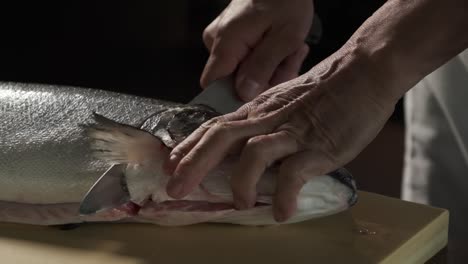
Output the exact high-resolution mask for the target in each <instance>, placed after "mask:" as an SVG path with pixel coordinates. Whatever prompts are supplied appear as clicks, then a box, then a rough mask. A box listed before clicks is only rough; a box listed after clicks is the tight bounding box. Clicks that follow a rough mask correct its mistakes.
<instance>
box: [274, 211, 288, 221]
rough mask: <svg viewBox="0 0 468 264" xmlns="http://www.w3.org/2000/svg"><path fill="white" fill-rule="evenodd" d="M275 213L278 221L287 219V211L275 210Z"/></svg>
mask: <svg viewBox="0 0 468 264" xmlns="http://www.w3.org/2000/svg"><path fill="white" fill-rule="evenodd" d="M273 214H274V217H275V220H276V222H278V223H281V222H284V221H286V219H287V217H286V214H285V212H283V211H281V210H275V211H274V213H273Z"/></svg>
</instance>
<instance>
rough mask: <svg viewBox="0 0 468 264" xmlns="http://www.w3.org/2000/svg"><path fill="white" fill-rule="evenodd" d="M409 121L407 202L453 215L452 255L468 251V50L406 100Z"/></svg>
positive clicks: (407, 124) (406, 153)
mask: <svg viewBox="0 0 468 264" xmlns="http://www.w3.org/2000/svg"><path fill="white" fill-rule="evenodd" d="M405 121H406V143H405V147H406V149H405V162H404V164H405V167H404V171H403V186H402V187H403V188H402V198H403V199H404V200H409V201H414V202H419V203H426V204H430V205H434V206H438V207H443V208H447V209H449V210H450V231H449V243H450V244H449V250H450V248H452V249H456V248H459V247H464V250H463V251H467V249H466V247H467V246H468V244H465V243H466V241H467V240H468V49H467V50H465V51H464V52H462V53H461V54H459V55H458V56H457V57H455V58H453V59H452V60H450V61H449V62H448V63H446V64H445V65H444V66H442V67H441V68H439V69H437V70H436V71H434V72H433V73H431V74H430V75H428V76H427V77H426V78H425V79H423V80H422V81H421V82H419V83H418V84H417V85H416V86H415V87H414V88H413V89H412V90H410V91H409V92H408V93H407V94H406V97H405ZM461 241H465V242H464V243H461ZM449 256H450V254H449ZM453 256H454V255H453V253H452V257H453Z"/></svg>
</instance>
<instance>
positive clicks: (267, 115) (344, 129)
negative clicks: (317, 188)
mask: <svg viewBox="0 0 468 264" xmlns="http://www.w3.org/2000/svg"><path fill="white" fill-rule="evenodd" d="M345 53H346V54H341V55H337V56H331V57H330V58H328V59H327V60H325V61H323V62H322V63H321V64H319V65H318V66H316V67H314V68H313V69H312V70H311V71H310V72H308V73H306V74H304V75H302V76H300V77H298V78H296V79H293V80H291V81H289V82H286V83H283V84H280V85H278V86H276V87H273V88H271V89H269V90H267V91H266V92H264V93H262V94H261V95H260V96H258V97H257V98H255V99H254V100H253V101H251V102H250V103H247V104H246V105H244V106H243V107H242V108H240V109H239V110H238V111H236V112H234V113H232V114H228V115H224V116H221V117H218V118H214V119H212V120H210V121H209V122H208V123H206V124H204V125H203V126H201V127H200V128H199V129H197V130H196V131H195V132H194V133H192V134H191V135H190V136H189V137H188V138H187V139H186V140H185V141H184V142H182V143H181V144H179V145H178V146H177V147H176V148H174V149H173V151H172V152H171V155H170V158H169V160H168V161H167V163H166V170H167V171H168V172H170V173H173V177H172V178H171V181H170V182H169V184H168V188H167V192H168V194H169V195H170V196H172V197H174V198H182V197H183V196H185V195H187V194H188V193H189V192H190V191H191V190H193V189H194V188H195V186H197V185H198V184H199V183H200V182H201V180H202V179H203V177H204V176H205V175H207V173H208V172H209V171H210V170H211V169H213V168H214V167H215V166H216V165H217V164H219V163H220V162H221V161H222V160H223V159H224V158H225V157H226V155H227V154H229V153H233V152H238V153H240V160H239V162H238V164H237V166H236V169H235V170H234V171H233V172H232V175H231V185H232V191H233V194H234V199H235V205H236V207H237V208H239V209H245V208H249V207H252V206H253V205H254V202H255V197H256V194H257V193H256V183H257V182H258V180H259V178H260V177H261V175H262V173H263V172H264V170H265V169H266V168H267V167H268V166H269V165H271V164H272V163H274V162H277V161H279V162H281V163H280V170H279V175H278V178H277V189H276V192H275V196H274V201H273V208H274V216H275V219H276V220H277V221H285V220H287V219H288V218H289V217H290V216H291V215H292V214H293V213H294V212H295V209H296V202H297V201H296V200H297V195H298V193H299V191H300V190H301V188H302V186H303V185H304V184H305V183H306V182H307V181H308V180H309V179H310V178H311V177H314V176H317V175H323V174H326V173H329V172H331V171H333V170H335V169H338V168H339V167H342V166H343V165H345V164H346V163H348V162H349V161H350V160H352V159H353V158H354V157H356V156H357V154H358V153H359V152H361V151H362V150H363V149H364V148H365V147H366V146H367V145H368V144H369V143H370V142H371V141H372V140H373V139H374V138H375V136H376V135H377V134H378V132H379V131H380V130H381V129H382V127H383V126H384V124H385V122H386V121H387V120H388V118H389V117H390V115H391V113H392V112H393V110H394V106H395V104H396V102H397V98H396V97H395V98H391V97H389V96H387V97H386V96H382V95H381V94H379V93H380V92H381V89H380V88H382V87H380V86H379V84H378V83H376V82H375V81H373V79H372V78H371V77H369V78H362V76H361V74H362V73H371V72H372V68H370V67H374V66H372V65H373V64H372V63H367V64H366V63H361V62H360V61H358V60H356V59H354V55H353V51H352V50H350V51H346V52H345ZM365 65H371V66H370V67H367V68H366V66H365ZM382 98H387V99H386V100H385V101H384V100H382ZM388 98H391V99H388Z"/></svg>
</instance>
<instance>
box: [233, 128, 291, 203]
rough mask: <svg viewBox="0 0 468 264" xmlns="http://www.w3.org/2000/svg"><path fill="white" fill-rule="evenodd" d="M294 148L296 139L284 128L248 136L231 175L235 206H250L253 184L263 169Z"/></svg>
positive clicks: (252, 196) (253, 192)
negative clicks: (271, 132) (270, 132)
mask: <svg viewBox="0 0 468 264" xmlns="http://www.w3.org/2000/svg"><path fill="white" fill-rule="evenodd" d="M297 150H298V144H297V141H296V140H295V139H294V138H293V137H292V136H291V135H290V134H289V133H288V132H286V131H280V132H276V133H274V134H269V135H260V136H256V137H253V138H251V139H249V140H248V141H247V144H246V145H245V147H244V149H243V151H242V154H241V156H240V160H239V164H238V165H237V166H236V168H235V169H234V173H233V174H232V178H231V187H232V191H233V195H234V203H235V205H236V207H237V208H238V209H248V208H250V207H253V206H254V205H255V200H256V195H257V192H256V185H257V182H258V181H259V180H260V178H261V176H262V175H263V173H264V171H265V169H266V168H267V167H269V166H270V165H271V164H273V163H274V162H275V161H277V160H279V159H282V158H284V157H286V156H288V155H291V154H293V153H295V152H297Z"/></svg>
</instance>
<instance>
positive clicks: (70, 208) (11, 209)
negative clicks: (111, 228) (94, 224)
mask: <svg viewBox="0 0 468 264" xmlns="http://www.w3.org/2000/svg"><path fill="white" fill-rule="evenodd" d="M200 109H203V111H200ZM93 112H97V113H101V114H103V115H105V117H106V118H108V119H110V120H112V121H114V122H117V123H120V124H127V125H129V126H132V127H135V128H141V129H142V130H144V131H147V132H149V133H151V134H152V135H154V136H155V137H157V138H159V139H160V140H161V141H162V142H163V143H164V144H165V145H166V146H167V147H169V148H172V147H173V146H175V145H176V144H177V143H178V142H180V141H181V140H183V138H184V137H185V136H187V135H188V134H189V133H190V132H191V131H193V130H194V129H196V128H197V127H198V126H199V124H201V123H202V122H203V121H206V120H208V119H210V118H212V117H214V116H216V115H218V114H217V113H216V112H214V111H213V110H212V109H210V108H209V107H206V106H186V105H183V104H176V103H173V102H166V101H162V100H156V99H149V98H142V97H138V96H133V95H127V94H119V93H114V92H109V91H102V90H94V89H86V88H79V87H69V86H54V85H39V84H21V83H2V84H0V135H1V139H0V148H1V152H0V153H1V154H0V155H2V156H1V157H0V188H1V189H0V221H8V222H20V223H28V224H44V225H56V224H69V223H79V222H86V221H123V222H149V223H154V224H160V225H185V224H193V223H198V222H200V221H201V222H203V221H209V222H224V223H235V224H254V225H265V224H275V223H276V222H274V220H273V218H272V214H271V206H263V207H259V208H254V209H251V210H245V211H237V210H234V209H230V210H224V211H219V212H216V214H217V215H216V217H214V213H215V212H208V213H207V212H180V211H171V212H166V213H165V215H164V216H160V217H159V218H158V219H155V218H154V214H153V213H154V212H151V208H143V210H142V211H141V213H142V214H141V215H137V216H135V215H129V214H126V213H125V212H123V211H119V210H117V211H112V212H107V213H105V214H104V215H102V216H100V215H94V216H79V215H78V210H77V208H78V205H79V202H80V201H81V200H82V198H83V196H84V195H85V194H86V192H87V191H88V189H89V188H90V187H91V186H92V185H93V183H94V182H95V181H96V180H97V179H98V178H99V176H100V175H101V174H102V173H104V172H105V171H106V170H107V169H108V165H109V164H108V163H107V162H106V161H103V160H99V159H96V158H95V157H94V156H93V150H92V148H91V145H90V144H89V143H90V141H89V138H88V136H87V134H86V133H85V128H84V127H83V126H82V125H83V124H89V123H93V122H95V120H94V118H93V114H92V113H93ZM164 127H165V128H166V129H162V128H164ZM228 163H229V162H228ZM228 163H225V164H228ZM231 164H232V162H231ZM225 166H227V165H225ZM226 168H228V167H226ZM219 171H222V169H220V170H219ZM223 175H224V174H222V175H221V176H223ZM211 178H213V176H212V177H211ZM214 181H216V180H214ZM214 181H211V182H214ZM209 183H210V182H208V184H207V185H208V187H209V188H213V186H211V187H210V186H209V185H210V184H209ZM216 184H218V183H216ZM216 184H214V185H216ZM265 184H266V185H269V184H271V183H270V182H268V181H267V182H266V183H265ZM308 186H310V188H309V187H308V188H309V189H310V190H309V191H312V192H314V191H315V192H316V193H315V194H314V195H315V196H314V195H312V196H311V197H307V199H302V200H301V199H300V200H299V202H298V206H299V210H298V213H297V214H296V215H295V217H293V218H292V219H291V220H290V221H288V222H289V223H292V222H298V221H303V220H307V219H310V218H314V217H321V216H325V215H329V214H334V213H337V212H340V211H343V210H346V209H347V208H349V207H350V206H351V205H353V204H354V203H355V202H356V187H355V183H354V180H353V179H352V177H351V176H350V175H347V174H346V173H345V172H343V171H342V172H340V171H337V172H335V173H334V174H333V173H332V174H330V176H326V175H323V176H318V177H314V179H312V181H311V182H309V183H308ZM225 188H228V187H225ZM268 188H270V189H271V186H270V187H268ZM306 189H307V188H306ZM306 191H307V190H306ZM326 191H328V192H329V193H328V194H326V196H323V195H324V192H326ZM320 192H322V193H320ZM301 193H302V192H301ZM314 197H315V198H314ZM228 198H229V197H228ZM230 198H232V197H230ZM314 199H315V200H314ZM327 199H328V200H330V201H331V202H330V203H332V204H330V205H327V204H322V205H321V206H320V205H317V204H316V203H317V201H319V202H322V203H323V202H324V201H326V200H327ZM264 202H267V203H268V202H269V203H271V198H268V197H267V198H265V201H264ZM312 203H315V205H314V206H315V207H314V208H315V209H314V210H315V211H314V212H311V210H309V209H310V208H312V207H311V204H312ZM327 206H328V207H327ZM54 208H57V210H56V212H54ZM26 211H27V212H30V215H27V214H25V212H26ZM47 212H48V213H47ZM50 212H52V213H50ZM75 212H76V214H75ZM48 214H50V217H48ZM159 214H160V212H159ZM152 216H153V218H152ZM39 218H40V219H39Z"/></svg>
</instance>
